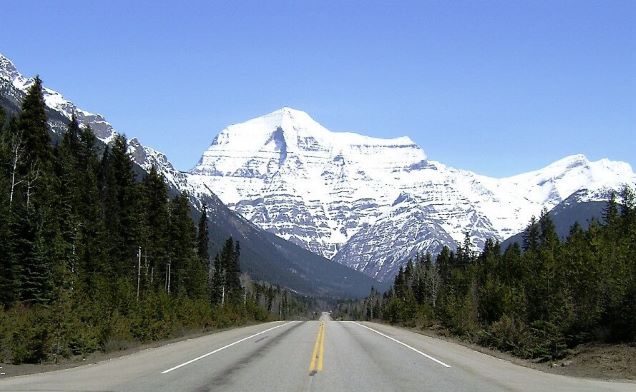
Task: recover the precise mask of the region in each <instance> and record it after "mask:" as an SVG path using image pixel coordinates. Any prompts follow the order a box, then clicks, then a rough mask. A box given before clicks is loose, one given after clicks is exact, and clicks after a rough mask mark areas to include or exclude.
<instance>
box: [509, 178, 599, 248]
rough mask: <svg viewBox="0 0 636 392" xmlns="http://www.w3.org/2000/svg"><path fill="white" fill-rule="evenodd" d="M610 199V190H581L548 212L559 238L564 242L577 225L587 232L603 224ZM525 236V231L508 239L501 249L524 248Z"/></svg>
mask: <svg viewBox="0 0 636 392" xmlns="http://www.w3.org/2000/svg"><path fill="white" fill-rule="evenodd" d="M609 198H610V192H609V191H608V190H597V191H590V190H588V189H581V190H579V191H576V192H574V193H573V194H571V195H570V196H569V197H568V198H567V199H565V200H563V201H562V202H561V203H559V204H557V205H556V207H554V208H553V209H551V210H550V211H548V215H549V216H550V218H551V219H552V221H553V222H554V226H555V229H556V232H557V235H558V236H559V238H561V239H562V240H564V239H565V238H567V236H568V234H569V233H570V228H571V227H572V225H574V224H575V223H578V224H579V225H580V226H581V228H582V229H584V230H586V229H587V228H588V227H589V225H590V222H592V221H597V222H603V212H604V211H605V209H606V208H607V200H609ZM524 234H525V230H524V231H522V232H520V233H517V234H515V235H513V236H512V237H510V238H508V239H506V240H505V241H503V242H502V243H501V249H502V250H505V249H506V248H507V247H508V246H510V245H512V244H513V243H517V244H519V246H522V247H523V242H524Z"/></svg>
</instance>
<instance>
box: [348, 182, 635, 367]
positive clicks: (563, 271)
mask: <svg viewBox="0 0 636 392" xmlns="http://www.w3.org/2000/svg"><path fill="white" fill-rule="evenodd" d="M619 196H620V197H619V198H618V201H617V198H616V196H615V195H612V197H611V199H610V200H609V201H608V204H607V207H606V209H605V212H604V217H603V218H604V219H603V222H602V223H601V222H597V221H593V222H591V224H590V226H589V228H588V229H587V230H583V229H582V228H581V227H580V226H579V225H578V224H575V225H574V226H572V228H571V230H570V233H569V236H568V237H567V238H566V239H565V240H563V241H561V240H560V239H559V237H558V235H557V233H556V231H555V227H554V223H553V221H552V220H551V218H550V216H549V215H548V213H547V211H544V212H543V213H542V214H541V216H540V218H539V219H538V220H536V219H534V218H533V219H532V220H531V222H530V224H529V225H528V227H527V229H526V231H525V236H524V245H523V246H519V245H518V244H516V243H515V244H512V245H511V246H509V247H508V248H507V249H504V250H502V249H501V247H500V244H499V243H498V242H495V241H491V240H490V241H487V242H486V245H485V247H484V249H483V251H482V252H481V253H475V252H473V251H471V244H470V240H469V239H468V237H466V240H465V241H464V243H463V244H459V246H458V249H457V251H456V252H453V251H451V250H450V249H449V248H444V249H443V251H442V252H441V253H440V254H439V255H438V256H437V257H435V259H433V257H431V255H430V254H427V255H421V256H418V257H416V258H415V260H410V261H409V262H408V264H407V265H406V267H405V268H403V269H400V271H399V273H398V274H397V276H396V277H395V281H394V283H393V286H392V287H391V289H390V290H389V291H387V292H386V293H380V292H378V291H375V290H372V291H371V293H370V295H369V296H368V297H367V298H366V299H364V300H363V301H348V302H345V303H341V304H340V305H339V308H338V312H336V317H342V318H354V319H358V320H382V321H386V322H390V323H395V324H400V325H405V326H410V327H418V328H423V329H431V328H433V329H437V330H439V331H441V332H443V333H451V334H454V335H456V336H460V337H462V338H463V339H466V340H468V341H470V342H473V343H478V344H481V345H484V346H488V347H491V348H496V349H499V350H502V351H507V352H510V353H512V354H514V355H516V356H519V357H523V358H533V359H538V360H549V359H554V358H561V357H563V356H565V355H567V353H568V350H570V349H571V348H573V347H575V346H577V345H579V344H581V343H587V342H608V343H617V342H634V341H636V203H635V199H634V193H633V191H632V190H631V189H630V188H628V187H626V188H625V189H624V190H623V191H622V192H621V193H620V195H619Z"/></svg>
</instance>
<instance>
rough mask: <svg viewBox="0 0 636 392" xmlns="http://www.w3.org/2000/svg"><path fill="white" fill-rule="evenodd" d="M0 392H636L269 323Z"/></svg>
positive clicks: (321, 325)
mask: <svg viewBox="0 0 636 392" xmlns="http://www.w3.org/2000/svg"><path fill="white" fill-rule="evenodd" d="M0 391H197V392H203V391H299V392H300V391H347V392H349V391H352V392H355V391H484V392H486V391H487V392H496V391H555V392H556V391H631V392H634V391H636V384H634V383H623V382H604V381H599V380H590V379H580V378H572V377H565V376H560V375H554V374H548V373H543V372H540V371H537V370H533V369H529V368H525V367H522V366H518V365H514V364H512V363H510V362H508V361H504V360H501V359H497V358H494V357H491V356H488V355H485V354H481V353H478V352H476V351H473V350H470V349H468V348H466V347H463V346H461V345H457V344H454V343H450V342H446V341H442V340H439V339H434V338H431V337H427V336H422V335H420V334H417V333H414V332H411V331H408V330H404V329H400V328H395V327H391V326H386V325H382V324H375V323H367V322H364V323H357V322H347V321H333V320H331V319H330V318H329V315H328V314H326V313H324V314H323V315H322V316H321V319H320V320H316V321H304V322H303V321H291V322H272V323H267V324H260V325H254V326H249V327H244V328H237V329H233V330H228V331H223V332H219V333H214V334H210V335H206V336H203V337H199V338H195V339H190V340H185V341H181V342H177V343H172V344H168V345H165V346H162V347H158V348H153V349H147V350H144V351H140V352H137V353H135V354H131V355H128V356H124V357H119V358H115V359H111V360H107V361H103V362H99V363H96V364H92V365H85V366H81V367H76V368H72V369H66V370H60V371H54V372H49V373H39V374H32V375H26V376H17V377H11V378H6V379H2V380H0Z"/></svg>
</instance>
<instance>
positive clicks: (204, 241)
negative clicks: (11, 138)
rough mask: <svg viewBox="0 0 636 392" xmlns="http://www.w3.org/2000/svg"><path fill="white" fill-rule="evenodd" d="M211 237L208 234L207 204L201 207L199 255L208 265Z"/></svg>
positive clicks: (198, 233) (198, 230)
mask: <svg viewBox="0 0 636 392" xmlns="http://www.w3.org/2000/svg"><path fill="white" fill-rule="evenodd" d="M209 243H210V237H209V234H208V208H207V206H206V205H205V204H203V207H202V208H201V217H200V218H199V225H198V227H197V255H198V256H199V260H201V263H202V264H203V265H205V266H206V267H208V266H209V265H210V250H209V246H210V245H209Z"/></svg>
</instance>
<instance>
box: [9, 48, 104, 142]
mask: <svg viewBox="0 0 636 392" xmlns="http://www.w3.org/2000/svg"><path fill="white" fill-rule="evenodd" d="M34 80H35V79H34V78H27V77H25V76H23V75H22V74H21V73H20V72H19V71H18V70H17V68H16V67H15V65H14V64H13V62H11V60H9V59H8V58H7V57H5V56H4V55H2V54H1V53H0V87H1V88H4V89H7V96H9V97H12V98H13V100H14V102H13V103H14V105H16V107H20V105H21V101H22V98H23V97H24V95H25V94H26V92H27V90H28V89H29V87H31V85H32V84H33V82H34ZM42 93H43V95H44V103H45V104H46V106H47V107H49V108H50V109H52V110H54V111H56V112H58V113H60V114H61V115H62V116H64V117H65V118H66V120H70V119H71V116H72V115H73V113H75V115H76V116H77V119H78V121H79V122H80V124H82V125H88V126H90V127H91V129H92V130H93V133H94V134H95V136H96V137H97V138H98V139H100V140H101V141H103V142H105V143H109V142H110V141H111V140H112V139H113V138H114V136H115V134H116V131H115V130H114V129H113V127H112V126H111V125H110V123H108V122H107V121H106V119H104V117H102V116H101V115H99V114H95V113H90V112H87V111H85V110H82V109H80V108H78V107H77V106H76V105H75V104H74V103H73V102H71V101H69V100H67V99H66V98H64V97H63V96H62V94H60V93H58V92H57V91H55V90H52V89H50V88H47V87H44V88H43V91H42ZM66 123H67V121H60V120H58V121H51V124H50V125H51V128H52V129H53V132H55V133H59V134H61V133H63V132H64V131H65V130H66Z"/></svg>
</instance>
